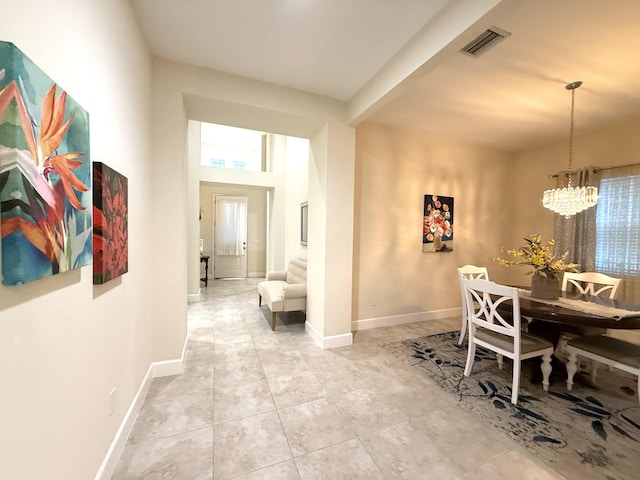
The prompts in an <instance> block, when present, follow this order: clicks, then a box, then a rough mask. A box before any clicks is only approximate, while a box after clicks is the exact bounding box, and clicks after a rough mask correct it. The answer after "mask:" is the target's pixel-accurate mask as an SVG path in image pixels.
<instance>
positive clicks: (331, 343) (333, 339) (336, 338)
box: [304, 322, 353, 350]
mask: <svg viewBox="0 0 640 480" xmlns="http://www.w3.org/2000/svg"><path fill="white" fill-rule="evenodd" d="M304 329H305V331H306V332H307V335H309V336H310V337H311V338H312V339H313V341H314V342H316V344H317V345H318V346H319V347H320V348H322V349H323V350H326V349H328V348H337V347H346V346H348V345H352V344H353V334H352V333H351V332H349V333H344V334H342V335H331V336H329V337H324V336H322V335H321V334H320V332H318V330H316V328H315V327H314V326H313V325H311V324H310V323H309V322H305V323H304Z"/></svg>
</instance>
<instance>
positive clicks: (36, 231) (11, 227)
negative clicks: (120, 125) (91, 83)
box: [0, 42, 92, 285]
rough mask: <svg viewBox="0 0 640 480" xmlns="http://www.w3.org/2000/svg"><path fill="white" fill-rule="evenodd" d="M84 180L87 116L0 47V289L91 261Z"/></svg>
mask: <svg viewBox="0 0 640 480" xmlns="http://www.w3.org/2000/svg"><path fill="white" fill-rule="evenodd" d="M90 177H91V169H90V160H89V115H88V113H87V112H86V111H85V110H84V109H82V107H80V105H78V103H77V102H75V101H74V100H73V99H72V98H71V97H70V96H68V95H67V93H66V92H65V91H64V90H62V89H60V87H59V86H58V85H57V84H56V83H54V82H53V81H52V80H51V79H50V78H49V77H48V76H47V75H46V74H45V73H44V72H42V71H41V70H40V69H39V68H38V67H37V66H36V65H35V64H34V63H33V62H32V61H31V60H29V58H28V57H26V56H25V55H24V54H23V53H22V52H21V51H20V50H18V49H17V48H16V47H15V45H13V44H12V43H8V42H0V211H1V214H2V216H1V222H0V232H1V233H2V283H3V284H5V285H19V284H23V283H27V282H31V281H34V280H38V279H40V278H44V277H46V276H50V275H56V274H58V273H61V272H64V271H67V270H71V269H74V268H79V267H82V266H84V265H88V264H89V263H91V260H92V247H91V240H92V238H91V210H90V208H89V206H90V205H91V192H90V189H89V187H90Z"/></svg>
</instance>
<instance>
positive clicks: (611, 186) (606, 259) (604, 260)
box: [595, 165, 640, 304]
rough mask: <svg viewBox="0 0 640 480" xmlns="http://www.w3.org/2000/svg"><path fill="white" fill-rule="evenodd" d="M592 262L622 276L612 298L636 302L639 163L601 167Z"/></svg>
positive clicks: (639, 290)
mask: <svg viewBox="0 0 640 480" xmlns="http://www.w3.org/2000/svg"><path fill="white" fill-rule="evenodd" d="M599 193H600V199H599V200H598V206H597V208H598V213H597V225H596V251H595V264H596V269H597V271H599V272H602V273H606V274H607V275H611V276H613V277H617V278H622V283H621V284H620V287H619V289H618V293H617V295H616V298H619V299H621V300H626V301H629V302H631V303H635V304H640V165H631V166H626V167H616V168H611V169H603V170H602V179H601V183H600V192H599Z"/></svg>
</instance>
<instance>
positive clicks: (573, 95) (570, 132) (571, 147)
mask: <svg viewBox="0 0 640 480" xmlns="http://www.w3.org/2000/svg"><path fill="white" fill-rule="evenodd" d="M575 98H576V90H575V88H572V89H571V126H570V128H569V187H570V186H571V176H572V173H571V166H572V164H573V107H574V104H575Z"/></svg>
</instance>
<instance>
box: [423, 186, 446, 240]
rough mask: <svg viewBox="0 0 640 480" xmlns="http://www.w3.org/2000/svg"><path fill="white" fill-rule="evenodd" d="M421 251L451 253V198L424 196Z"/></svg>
mask: <svg viewBox="0 0 640 480" xmlns="http://www.w3.org/2000/svg"><path fill="white" fill-rule="evenodd" d="M422 251H423V252H432V253H445V252H453V197H444V196H442V195H425V196H424V216H423V222H422Z"/></svg>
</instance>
